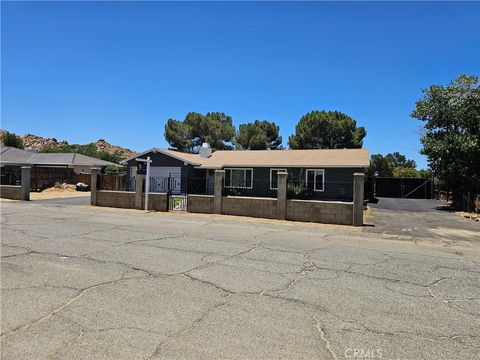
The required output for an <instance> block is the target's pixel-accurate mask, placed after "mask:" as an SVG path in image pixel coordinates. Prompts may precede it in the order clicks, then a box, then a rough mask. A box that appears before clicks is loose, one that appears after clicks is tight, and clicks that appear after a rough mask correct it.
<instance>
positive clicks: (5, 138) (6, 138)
mask: <svg viewBox="0 0 480 360" xmlns="http://www.w3.org/2000/svg"><path fill="white" fill-rule="evenodd" d="M2 143H3V145H4V146H11V147H14V148H17V149H23V141H22V138H21V137H20V136H18V135H16V134H14V133H11V132H8V131H5V132H4V133H3V135H2Z"/></svg>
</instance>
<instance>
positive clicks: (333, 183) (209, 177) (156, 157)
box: [126, 152, 364, 201]
mask: <svg viewBox="0 0 480 360" xmlns="http://www.w3.org/2000/svg"><path fill="white" fill-rule="evenodd" d="M147 156H150V158H151V159H152V164H151V165H152V166H165V167H180V169H181V177H182V180H181V181H182V186H181V187H182V192H183V193H192V194H195V193H197V194H210V195H213V184H214V175H215V170H210V169H208V170H207V169H198V168H196V167H195V166H194V165H191V164H186V163H184V162H183V161H182V160H178V159H175V158H173V157H171V156H168V155H165V154H163V153H159V152H149V153H146V154H143V155H141V156H139V157H140V158H142V159H146V158H147ZM126 165H127V169H128V171H129V174H131V172H130V167H132V166H133V167H136V166H137V162H136V161H135V159H132V160H129V161H128V162H127V164H126ZM227 168H228V169H235V167H225V168H224V169H227ZM245 168H249V167H245ZM249 169H252V171H253V181H252V188H251V189H248V188H225V187H224V191H223V193H224V195H243V196H261V197H276V196H277V190H275V189H273V190H272V189H270V170H271V169H287V171H288V182H289V184H301V185H302V186H306V180H305V179H306V170H307V168H298V167H282V166H278V167H273V168H270V167H253V168H249ZM308 169H323V170H324V171H325V173H324V174H325V179H324V182H325V183H324V191H313V192H312V193H311V197H313V198H315V199H319V200H345V201H350V200H351V199H352V197H353V174H354V173H355V172H364V169H362V168H322V167H316V168H314V167H312V168H308Z"/></svg>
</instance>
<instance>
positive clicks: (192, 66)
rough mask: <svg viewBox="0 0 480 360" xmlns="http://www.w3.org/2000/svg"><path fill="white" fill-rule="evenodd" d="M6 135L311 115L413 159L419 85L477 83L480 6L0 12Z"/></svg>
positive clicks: (131, 139) (232, 5) (152, 139)
mask: <svg viewBox="0 0 480 360" xmlns="http://www.w3.org/2000/svg"><path fill="white" fill-rule="evenodd" d="M1 10H2V19H1V20H2V24H1V26H2V28H1V30H2V35H1V36H2V38H1V40H2V47H1V50H2V53H1V60H2V69H1V75H2V77H1V87H2V94H1V100H2V109H1V118H2V119H1V120H2V121H1V127H2V128H3V129H7V130H9V131H13V132H16V133H19V134H25V133H33V134H37V135H42V136H46V137H55V138H57V139H58V140H63V139H66V140H68V141H69V142H70V143H87V142H91V141H95V140H97V139H99V138H105V139H107V140H108V141H109V142H111V143H113V144H115V145H120V146H125V147H130V148H132V149H134V150H137V151H143V150H145V149H148V148H151V147H153V146H159V147H166V146H168V145H167V143H166V142H165V139H164V136H163V133H164V124H165V122H166V120H167V119H168V118H176V119H183V118H184V116H185V114H186V113H187V112H189V111H197V112H201V113H206V112H208V111H221V112H225V113H227V114H229V115H230V116H232V117H233V120H234V123H235V125H236V126H237V127H238V125H239V124H241V123H244V122H250V121H253V120H256V119H261V120H263V119H266V120H270V121H275V122H276V123H277V124H279V125H280V130H281V134H282V135H283V138H284V145H286V144H287V139H288V135H289V134H291V133H292V132H293V131H294V128H295V124H296V123H297V121H298V120H299V119H300V117H301V116H302V115H303V114H305V113H307V112H309V111H311V110H339V111H343V112H345V113H347V114H348V115H350V116H352V117H353V118H354V119H356V120H357V122H358V124H359V125H361V126H365V127H366V129H367V137H366V138H365V140H364V147H366V148H368V149H370V151H371V153H378V152H380V153H387V152H393V151H400V152H402V153H404V154H406V155H407V156H408V157H410V158H414V159H415V160H417V163H418V165H419V167H424V166H426V160H425V159H424V158H423V157H422V156H421V155H419V153H418V152H419V150H420V147H421V146H420V142H419V134H418V128H419V125H420V122H419V121H417V120H415V119H411V118H410V116H409V114H410V113H411V111H412V110H413V108H414V105H415V100H416V99H418V98H419V97H420V96H421V89H422V88H424V87H426V86H428V85H429V84H447V83H448V82H449V81H450V80H452V79H453V78H454V77H456V76H457V75H458V74H460V73H468V74H477V75H478V74H479V73H480V45H479V44H480V25H479V24H480V3H478V2H468V3H459V2H455V3H446V2H440V3H439V2H436V3H434V2H423V3H418V2H405V3H392V2H336V3H330V2H303V3H293V2H278V3H274V2H246V3H239V2H193V3H192V2H177V3H172V2H141V3H138V2H136V3H134V2H104V3H101V2H69V3H67V2H36V3H29V2H2V4H1Z"/></svg>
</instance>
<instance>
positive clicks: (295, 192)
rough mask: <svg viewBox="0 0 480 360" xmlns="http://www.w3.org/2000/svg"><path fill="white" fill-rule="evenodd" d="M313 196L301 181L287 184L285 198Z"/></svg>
mask: <svg viewBox="0 0 480 360" xmlns="http://www.w3.org/2000/svg"><path fill="white" fill-rule="evenodd" d="M312 196H313V192H312V190H310V189H308V188H307V187H306V186H305V185H303V184H302V183H288V184H287V198H289V199H308V198H311V197H312Z"/></svg>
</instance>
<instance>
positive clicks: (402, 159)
mask: <svg viewBox="0 0 480 360" xmlns="http://www.w3.org/2000/svg"><path fill="white" fill-rule="evenodd" d="M385 157H386V158H388V159H389V161H390V162H391V163H392V165H393V166H394V167H400V168H412V169H415V168H416V167H417V163H416V162H415V160H411V159H407V157H406V156H405V155H402V154H400V153H399V152H394V153H390V154H387V155H386V156H385Z"/></svg>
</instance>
